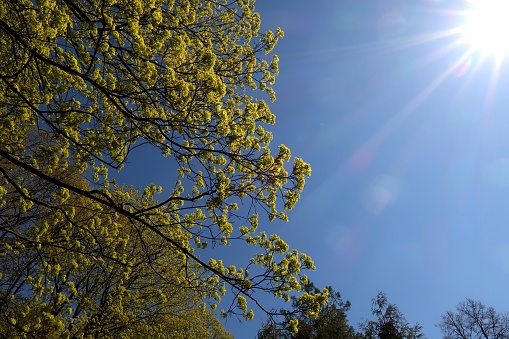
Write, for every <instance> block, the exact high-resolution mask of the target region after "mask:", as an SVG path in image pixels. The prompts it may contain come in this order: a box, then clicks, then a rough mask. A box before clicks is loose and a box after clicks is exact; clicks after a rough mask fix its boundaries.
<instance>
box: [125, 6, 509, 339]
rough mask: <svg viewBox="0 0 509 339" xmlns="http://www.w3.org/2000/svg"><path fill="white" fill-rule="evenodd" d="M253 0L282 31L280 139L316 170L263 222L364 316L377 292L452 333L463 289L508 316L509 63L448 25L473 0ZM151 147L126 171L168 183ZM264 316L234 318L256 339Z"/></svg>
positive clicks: (433, 332) (240, 334)
mask: <svg viewBox="0 0 509 339" xmlns="http://www.w3.org/2000/svg"><path fill="white" fill-rule="evenodd" d="M256 8H257V11H258V12H260V14H261V18H262V26H263V27H264V28H265V29H274V28H275V27H276V26H280V27H281V28H282V29H283V30H284V31H285V37H284V39H282V40H280V43H279V44H278V46H277V47H276V50H275V52H276V54H278V56H279V58H280V75H279V77H278V78H277V81H276V86H275V89H276V92H277V98H278V99H277V101H276V102H275V103H274V104H273V105H272V106H271V107H272V111H273V112H274V113H275V114H276V116H277V123H276V125H275V126H273V127H272V128H271V130H272V131H273V132H274V136H275V140H274V143H273V145H274V146H277V145H279V144H281V143H284V144H286V145H287V146H289V147H290V148H291V150H292V154H293V155H294V156H298V157H302V158H304V160H306V161H307V162H309V163H311V165H312V168H313V175H312V177H311V178H310V179H309V180H308V182H307V185H306V189H305V191H304V193H303V195H302V199H301V201H300V202H299V203H298V204H297V206H296V208H295V210H294V211H292V212H291V213H290V222H288V223H282V222H281V223H278V222H276V223H273V224H263V225H262V226H261V227H264V228H265V229H267V230H268V232H269V233H277V234H279V235H281V236H282V237H283V238H284V239H285V240H287V241H288V243H289V244H290V245H291V247H295V248H298V249H299V250H301V251H303V252H305V253H307V254H309V255H311V256H312V257H313V259H314V261H315V263H316V265H317V271H316V272H314V273H311V274H310V277H311V279H312V280H313V281H314V282H315V284H316V285H317V286H320V287H323V286H326V285H330V286H332V287H333V288H334V289H335V290H337V291H339V292H341V294H342V296H343V298H344V299H347V300H350V302H351V303H352V308H351V311H350V312H349V318H350V323H351V324H352V325H357V324H358V322H360V321H361V320H362V318H367V317H370V306H371V298H372V297H374V296H375V295H376V294H377V291H385V292H386V293H387V295H388V298H389V301H390V302H391V303H394V304H396V305H397V306H398V307H399V309H400V310H401V311H402V312H403V313H404V314H405V316H406V317H407V320H408V321H409V322H411V323H415V322H419V323H420V324H421V325H422V326H423V332H424V333H425V334H426V335H427V337H428V338H439V337H440V332H439V330H438V329H437V328H436V326H435V325H436V324H437V323H438V322H439V321H440V317H441V315H442V314H443V313H444V312H445V311H446V310H450V309H453V308H454V306H455V305H456V304H458V303H459V302H461V301H462V300H463V299H464V298H465V297H469V298H473V299H478V300H480V301H482V302H483V303H485V304H487V305H491V306H494V307H495V308H496V309H497V310H498V311H506V310H507V309H506V308H505V307H506V305H507V304H509V295H508V294H507V293H506V289H507V286H508V285H509V227H508V226H509V206H508V202H509V96H508V95H507V94H506V91H507V89H508V88H509V83H508V81H509V77H508V75H509V73H508V72H509V68H508V67H509V65H508V63H509V62H508V60H505V61H504V60H503V59H497V58H496V57H494V56H493V55H487V54H486V53H484V52H483V51H482V50H474V51H472V50H471V46H469V45H468V44H465V43H459V42H458V39H459V38H460V37H461V34H450V32H451V30H454V29H455V28H457V27H459V26H461V25H464V24H466V22H468V16H465V11H466V10H468V9H469V8H471V6H470V5H469V3H467V2H466V1H464V0H454V1H448V0H406V1H404V0H370V1H367V0H364V1H359V0H348V1H344V0H343V1H325V0H316V1H313V2H310V1H304V0H291V1H290V0H270V1H269V0H259V1H258V2H257V3H256ZM142 156H143V158H144V159H145V160H143V164H144V166H145V167H144V168H142V170H143V174H144V176H143V178H139V174H136V172H130V170H129V167H126V169H125V171H124V172H123V173H125V175H126V177H127V178H128V177H130V176H131V175H132V176H135V175H138V181H136V182H135V185H136V184H138V183H139V184H140V185H141V184H145V181H147V182H146V183H150V182H156V183H158V184H162V185H164V184H165V182H164V178H165V176H166V175H167V172H165V170H164V169H163V168H162V167H160V166H156V165H151V164H150V163H149V162H147V161H146V159H148V158H149V155H147V154H143V155H142ZM154 156H155V158H156V157H158V156H157V154H154ZM136 159H137V158H136V156H135V157H133V158H132V160H131V162H133V163H136V161H137V160H136ZM140 168H141V166H135V167H134V169H135V170H136V171H139V170H140ZM138 173H139V172H138ZM220 251H222V250H220ZM263 300H264V302H265V304H266V305H268V308H270V307H271V306H270V303H271V302H272V300H271V299H270V298H263ZM275 306H276V305H275ZM224 307H227V305H225V306H224ZM276 307H279V306H276ZM255 312H256V310H255ZM263 320H264V317H263V314H262V313H261V312H258V313H256V318H255V320H253V321H252V322H248V323H240V324H239V322H238V321H237V320H236V319H234V318H232V319H229V320H228V322H227V323H226V327H227V329H229V330H230V331H232V332H233V333H234V334H235V335H236V337H237V338H254V337H255V336H256V331H257V329H258V328H259V326H260V323H261V322H262V321H263Z"/></svg>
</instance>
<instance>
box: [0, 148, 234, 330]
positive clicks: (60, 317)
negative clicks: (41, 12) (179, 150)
mask: <svg viewBox="0 0 509 339" xmlns="http://www.w3.org/2000/svg"><path fill="white" fill-rule="evenodd" d="M39 141H41V140H39ZM46 141H47V140H46ZM46 145H48V144H47V143H46ZM36 152H37V150H36ZM39 166H41V167H44V168H46V167H47V164H43V163H40V164H39ZM3 170H4V172H6V173H7V177H9V178H12V177H16V178H17V180H18V182H23V184H24V187H25V188H26V189H27V191H26V193H25V194H27V195H30V196H33V197H36V196H37V197H38V200H39V202H40V203H39V204H34V205H33V206H28V207H27V206H24V205H23V202H22V201H20V200H19V197H18V194H17V192H16V190H15V187H14V186H12V185H6V186H5V187H6V188H7V191H6V192H5V195H4V204H3V206H2V207H0V216H1V217H2V225H3V226H2V227H3V231H4V232H3V233H2V234H1V235H2V247H1V248H0V251H1V252H0V257H1V258H2V260H0V314H1V316H0V337H2V338H27V337H28V338H66V337H67V338H71V337H72V338H76V337H77V338H79V337H83V338H87V337H98V338H112V337H114V338H149V337H165V338H204V337H205V336H206V333H207V335H208V337H209V338H225V339H226V338H231V337H232V336H231V335H230V334H229V333H228V332H226V331H225V330H224V328H223V327H222V326H221V324H220V322H219V321H218V320H217V319H216V318H215V317H214V313H213V312H212V311H211V310H208V309H206V308H205V304H204V302H203V299H206V298H212V297H213V294H211V293H210V292H213V291H206V290H203V291H200V290H199V289H197V288H190V287H193V282H195V281H197V280H198V279H199V277H200V275H201V274H203V269H202V268H200V267H199V266H195V267H185V266H184V265H185V261H183V260H182V256H181V254H179V253H176V252H174V251H173V249H172V248H171V247H168V246H165V245H166V244H165V242H164V241H162V240H161V239H160V238H158V237H156V236H154V234H153V233H152V232H150V230H148V229H145V228H143V227H141V225H139V224H138V223H136V222H131V221H129V220H128V219H126V218H125V217H123V216H121V215H118V214H117V213H115V211H113V210H111V209H109V208H104V207H102V206H101V205H100V204H99V203H97V202H95V201H93V200H91V199H88V198H86V197H83V196H80V195H77V194H74V193H73V192H65V191H61V190H58V189H55V187H54V186H51V185H50V186H46V187H45V186H44V181H43V180H41V179H40V178H39V177H35V176H32V177H23V176H22V175H23V173H19V172H18V168H16V167H11V168H10V170H9V168H8V169H7V170H6V169H5V167H4V168H3ZM56 170H57V172H58V173H59V174H58V175H59V177H60V180H62V181H63V182H66V183H69V184H72V185H73V186H75V187H80V188H82V189H86V187H87V182H86V181H84V180H83V179H81V178H80V177H79V176H77V174H76V171H75V170H74V169H73V168H72V167H69V168H57V169H56ZM113 192H114V195H113V196H112V199H118V198H117V197H122V196H126V195H129V196H131V197H132V198H131V201H130V203H131V204H132V205H133V206H138V207H142V206H143V205H146V204H147V203H149V202H150V198H149V195H148V194H138V193H137V192H135V191H133V190H132V189H129V188H121V187H118V188H116V190H114V191H113ZM147 199H148V200H147ZM64 202H65V204H64ZM53 204H58V205H59V208H52V207H51V206H52V205H53ZM48 206H49V207H48ZM153 218H160V216H158V215H157V214H155V213H154V214H153ZM173 232H174V234H172V236H173V237H174V238H175V239H176V238H178V237H180V238H183V239H185V234H184V233H182V232H181V231H180V230H179V229H175V230H174V231H173Z"/></svg>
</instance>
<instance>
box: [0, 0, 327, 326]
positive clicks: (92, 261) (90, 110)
mask: <svg viewBox="0 0 509 339" xmlns="http://www.w3.org/2000/svg"><path fill="white" fill-rule="evenodd" d="M260 25H261V21H260V16H259V14H258V13H256V11H255V8H254V1H253V0H236V1H230V0H214V1H211V0H178V1H173V0H170V1H165V0H46V1H34V0H9V1H0V207H2V208H3V213H4V214H3V215H1V216H0V218H2V219H1V222H0V255H1V256H2V257H1V258H0V263H1V264H2V265H4V266H5V268H4V271H3V272H2V274H3V275H2V276H1V277H0V280H1V281H0V285H1V287H2V292H1V293H2V295H1V296H0V297H1V298H2V303H1V306H2V307H4V308H5V309H7V310H8V312H7V313H1V312H0V316H1V317H4V320H5V324H10V325H6V326H12V328H15V329H17V330H19V331H24V326H25V325H23V326H21V325H20V323H18V320H16V319H15V318H12V317H10V316H7V315H6V314H8V313H9V312H18V311H19V312H21V313H20V314H22V315H23V314H25V315H26V317H29V316H31V315H32V313H30V312H28V313H27V312H25V311H23V310H24V308H23V307H25V305H24V303H26V306H27V307H28V308H29V309H32V310H36V307H35V306H34V307H32V305H31V304H30V305H29V303H30V302H32V301H35V302H38V300H46V301H45V302H46V303H47V304H48V303H49V304H48V305H47V306H44V307H43V308H42V309H41V310H40V314H42V315H45V316H46V315H47V321H51V322H53V320H55V322H54V324H55V326H56V327H55V328H57V329H58V330H60V329H61V327H62V326H63V325H62V321H63V320H62V319H58V316H57V315H58V314H61V313H60V311H61V310H60V306H61V304H67V301H66V299H69V300H71V299H72V298H71V296H74V294H75V292H74V290H73V287H72V286H70V285H69V284H68V282H70V281H69V279H71V277H74V278H75V279H76V282H75V283H74V286H75V287H76V286H77V282H79V286H81V288H82V291H83V293H85V295H86V296H83V298H82V299H79V300H78V301H76V300H75V301H76V302H81V304H82V305H88V306H90V307H91V308H94V307H96V308H97V309H96V310H95V311H97V312H99V313H100V314H101V316H100V317H99V318H97V319H94V322H90V324H92V323H94V324H98V323H99V324H101V325H102V326H103V329H102V330H101V331H103V332H104V333H106V332H108V331H109V330H110V327H108V326H110V325H111V326H117V325H118V324H121V323H122V322H123V321H127V318H125V317H124V315H121V314H120V313H116V312H117V311H118V310H119V308H117V306H118V303H123V302H124V305H133V307H134V308H136V307H138V306H140V305H145V306H144V307H145V308H146V314H147V319H150V317H153V318H154V317H156V316H155V315H154V313H156V314H162V313H161V312H163V313H164V312H165V310H166V309H164V308H163V309H159V308H158V307H160V305H161V304H160V303H159V301H158V300H159V299H157V298H162V299H164V298H165V297H164V296H163V295H158V293H159V290H164V288H165V286H171V284H168V285H165V284H166V280H167V279H169V280H171V281H172V282H174V283H175V284H177V285H178V286H180V287H181V288H185V289H188V290H189V294H186V293H184V296H192V298H201V297H202V296H203V295H206V296H207V297H205V298H204V299H203V300H206V301H207V302H209V304H210V306H211V307H212V308H213V307H215V306H216V304H217V303H218V302H219V300H220V299H221V298H222V297H223V296H224V295H225V294H226V293H227V292H228V290H230V292H231V297H232V300H233V301H232V302H231V303H230V304H228V306H227V307H226V308H225V310H223V312H222V314H223V315H226V314H228V313H233V314H237V315H239V316H242V317H244V318H245V319H252V318H253V316H254V312H253V311H252V309H250V306H251V305H253V304H257V305H258V306H259V307H260V308H261V309H262V310H263V311H265V312H267V313H271V312H270V310H268V309H266V308H264V306H263V305H262V304H260V303H259V302H258V300H259V299H258V296H259V294H258V293H264V294H269V295H271V296H273V297H275V298H282V299H284V300H286V301H289V300H290V294H292V293H297V294H298V292H299V291H300V290H301V286H302V284H305V283H306V282H307V277H306V276H305V274H304V273H305V272H304V270H306V269H314V263H313V261H312V260H311V258H310V257H309V256H307V255H306V254H304V253H299V252H298V251H297V250H293V249H290V247H289V246H288V244H286V242H285V241H284V240H283V239H281V238H280V237H279V236H278V235H276V234H270V233H267V232H266V230H262V229H260V228H258V226H259V223H260V222H268V221H272V220H275V219H280V220H285V221H286V220H287V219H288V216H287V212H288V211H290V210H291V209H292V208H293V207H294V206H295V204H296V203H297V201H298V200H299V198H300V193H301V191H302V190H303V189H304V186H305V180H306V178H307V177H308V176H309V175H310V174H311V168H310V166H309V165H308V164H307V163H305V162H304V161H303V160H302V159H300V158H293V159H292V157H291V154H290V149H289V148H287V147H286V146H284V145H279V146H278V147H273V146H271V145H270V142H271V140H272V133H271V132H270V131H268V130H267V126H269V125H272V124H274V123H275V119H276V117H275V115H274V114H273V113H272V112H271V111H270V108H269V105H268V103H267V102H266V100H267V99H268V100H270V101H273V100H275V93H274V91H273V89H272V85H273V84H274V81H275V77H276V76H277V74H278V58H277V56H275V55H274V56H272V57H270V59H269V57H267V56H266V55H267V54H268V53H270V52H271V51H272V50H273V48H274V46H275V45H276V43H277V41H278V38H280V37H282V36H283V32H282V31H281V30H280V29H279V28H277V29H276V30H275V31H266V32H261V31H260ZM264 99H265V100H264ZM135 149H139V150H147V149H150V150H156V151H157V152H159V153H158V154H159V155H158V156H156V157H155V159H152V160H153V161H152V164H150V166H158V167H160V168H163V169H164V170H166V171H167V175H166V177H165V178H164V180H163V182H155V183H154V184H153V185H149V186H148V187H146V188H145V189H141V190H137V189H131V188H125V187H119V186H118V185H117V184H116V181H115V179H118V177H115V176H116V172H117V171H121V170H122V169H123V168H124V167H125V166H130V162H131V161H132V152H133V151H134V150H135ZM67 169H69V172H67ZM138 175H140V176H143V175H145V174H144V173H139V174H138ZM74 178H80V180H74ZM83 180H85V182H84V181H83ZM4 221H5V222H4ZM50 231H51V232H50ZM231 244H239V246H242V249H244V250H245V247H248V249H247V251H250V253H252V254H251V255H249V256H248V257H247V258H245V261H242V262H239V261H240V259H239V260H235V259H237V258H235V259H232V258H231V257H228V256H227V255H226V256H223V255H220V256H214V254H211V253H214V251H213V248H214V247H218V246H225V247H224V248H225V251H226V250H227V247H226V246H229V245H231ZM207 246H208V248H209V250H207V252H205V251H203V250H204V249H205V248H207ZM159 249H161V250H160V251H159ZM233 251H238V249H234V250H233ZM233 251H232V252H230V253H237V252H233ZM216 253H217V251H216ZM222 253H225V252H222ZM205 255H206V257H204V256H205ZM73 256H77V257H76V258H74V257H73ZM79 256H84V258H82V257H79ZM165 256H167V257H165ZM209 256H212V257H209ZM78 257H79V258H78ZM80 260H82V261H83V262H82V263H81V262H80ZM74 261H76V263H77V264H78V268H79V270H77V269H76V268H74V266H75V265H76V263H75V262H74ZM165 262H168V263H171V265H170V266H169V267H168V268H165V267H164V266H165V264H164V263H165ZM233 264H236V265H233ZM66 270H67V271H66ZM173 270H175V271H173ZM173 274H174V277H175V278H170V277H172V275H173ZM18 278H19V279H21V280H17V279H18ZM130 279H132V280H130ZM173 279H176V280H175V281H173ZM125 284H131V285H130V286H126V285H125ZM144 284H146V285H144ZM147 285H148V287H147V289H145V288H144V287H146V286H147ZM135 287H136V288H135ZM142 287H143V288H142ZM159 287H161V288H159ZM125 288H126V289H127V292H130V291H134V290H136V289H138V290H139V291H140V294H139V295H138V296H136V295H135V294H132V295H131V296H130V297H129V298H131V297H132V298H135V299H129V298H128V299H123V298H124V295H123V293H124V292H125V290H124V289H125ZM112 291H114V293H112ZM78 292H79V291H78ZM127 292H126V293H127ZM163 292H164V291H163ZM41 293H43V294H42V295H41ZM45 293H46V294H45ZM52 293H53V294H52ZM115 293H117V294H115ZM144 293H150V294H151V296H150V298H145V295H144ZM163 294H164V293H163ZM98 295H100V296H101V298H99V299H97V296H98ZM114 296H118V298H114ZM179 296H180V295H179ZM322 296H323V294H320V295H319V296H318V297H315V296H311V295H309V294H302V295H300V297H302V298H304V299H303V302H305V303H306V304H308V305H309V309H308V311H309V313H310V314H311V313H312V314H316V312H317V311H318V309H319V308H320V306H321V305H323V304H324V303H325V301H326V299H325V298H323V297H322ZM20 298H21V299H20ZM25 298H28V299H29V300H25ZM45 298H46V299H45ZM151 298H156V299H151ZM162 299H161V300H162ZM126 300H129V302H127V301H126ZM18 301H20V303H21V304H20V303H17V302H18ZM22 304H23V305H22ZM41 305H42V304H41ZM50 305H52V306H51V307H50ZM18 306H20V307H21V308H19V309H18ZM135 306H136V307H135ZM140 307H141V306H140ZM48 308H51V310H49V309H48ZM71 308H72V307H71ZM82 309H83V308H79V307H76V308H72V310H70V309H69V310H68V312H71V315H72V314H74V312H78V313H80V312H79V311H80V310H82ZM124 310H125V309H124ZM95 311H94V312H95ZM173 311H175V312H176V314H181V313H180V312H178V311H177V310H176V309H173V310H172V312H173ZM34 312H35V311H34ZM37 312H39V311H37ZM135 313H136V312H135ZM9 314H10V313H9ZM33 314H36V313H33ZM80 314H82V316H83V317H85V313H80ZM86 315H87V316H91V314H90V313H86ZM26 317H25V318H26ZM51 317H54V318H51ZM18 318H19V317H18ZM21 318H23V316H22V317H21ZM50 318H51V319H50ZM70 318H72V319H74V320H72V321H75V320H76V319H78V318H79V317H78V318H74V317H73V316H71V317H70ZM70 318H69V319H70ZM61 320H62V321H61ZM106 320H108V321H109V320H111V321H112V323H108V322H106ZM41 321H42V320H41ZM76 321H77V320H76ZM64 323H65V321H64ZM73 324H74V323H72V324H70V325H69V326H70V327H69V328H72V327H73V326H74V325H73ZM26 326H28V325H26ZM40 326H42V327H44V326H43V325H40ZM52 326H53V325H52ZM90 326H92V325H90ZM119 326H120V325H119ZM51 328H53V327H51V326H50V327H47V329H48V330H51ZM115 328H117V327H115ZM109 333H114V332H111V331H110V332H109Z"/></svg>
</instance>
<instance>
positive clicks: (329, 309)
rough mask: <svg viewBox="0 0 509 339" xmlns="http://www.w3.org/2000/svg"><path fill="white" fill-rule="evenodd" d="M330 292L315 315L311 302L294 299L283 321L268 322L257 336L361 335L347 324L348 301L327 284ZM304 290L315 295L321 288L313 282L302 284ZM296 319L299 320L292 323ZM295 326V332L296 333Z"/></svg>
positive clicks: (269, 338)
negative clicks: (290, 309)
mask: <svg viewBox="0 0 509 339" xmlns="http://www.w3.org/2000/svg"><path fill="white" fill-rule="evenodd" d="M327 289H328V291H329V300H328V303H327V304H326V305H324V306H322V307H321V308H320V312H319V313H318V314H313V313H312V312H311V314H310V312H309V311H310V309H311V305H310V304H308V303H306V302H305V301H302V299H300V300H299V299H297V298H292V299H293V303H292V306H293V310H292V311H283V312H284V313H286V315H285V319H284V321H282V322H281V323H280V324H277V323H275V322H273V321H270V320H269V321H267V322H266V323H265V324H264V325H263V327H262V328H261V329H260V331H259V332H258V338H259V339H276V338H284V339H308V338H309V339H313V338H316V339H318V338H324V339H326V338H331V339H332V338H344V339H354V338H360V337H359V336H358V335H357V334H356V333H355V329H354V328H353V327H352V326H350V325H349V324H348V320H347V315H346V313H347V312H348V310H349V309H350V302H349V301H346V302H344V301H343V300H342V299H341V294H340V293H339V292H336V291H334V290H333V289H332V287H327ZM304 293H305V294H310V295H316V294H318V293H320V290H319V289H318V288H316V287H315V286H314V285H313V284H312V283H309V284H307V285H305V286H304ZM295 320H297V321H298V322H295ZM295 326H296V327H297V330H298V332H297V333H294V332H295V328H294V327H295Z"/></svg>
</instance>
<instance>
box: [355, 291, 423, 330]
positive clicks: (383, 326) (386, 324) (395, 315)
mask: <svg viewBox="0 0 509 339" xmlns="http://www.w3.org/2000/svg"><path fill="white" fill-rule="evenodd" d="M371 313H372V314H373V315H374V316H375V317H376V320H370V321H365V322H364V323H363V324H361V326H360V327H361V330H362V334H363V338H365V339H420V338H425V337H424V334H423V333H422V332H421V326H420V325H419V324H415V325H414V326H410V325H409V324H408V322H407V320H406V319H405V316H404V315H403V313H401V311H400V310H399V309H398V308H397V307H396V305H394V304H389V302H388V301H387V295H386V294H385V293H384V292H379V293H378V294H377V296H376V297H375V298H373V306H372V308H371Z"/></svg>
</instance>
